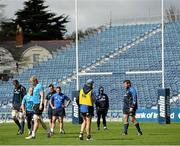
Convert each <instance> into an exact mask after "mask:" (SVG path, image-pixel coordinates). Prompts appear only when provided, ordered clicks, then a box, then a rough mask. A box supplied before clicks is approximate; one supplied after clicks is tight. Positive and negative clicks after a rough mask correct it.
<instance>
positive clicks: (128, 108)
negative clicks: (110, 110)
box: [123, 80, 142, 135]
mask: <svg viewBox="0 0 180 146" xmlns="http://www.w3.org/2000/svg"><path fill="white" fill-rule="evenodd" d="M123 86H124V88H125V89H126V93H125V95H124V105H123V115H124V132H123V135H127V134H128V127H129V117H131V122H132V123H133V124H134V126H135V127H136V130H137V134H138V135H142V131H141V129H140V126H139V123H138V121H137V120H136V117H135V115H136V110H137V108H138V104H137V91H136V89H135V88H134V87H132V86H131V81H130V80H124V81H123Z"/></svg>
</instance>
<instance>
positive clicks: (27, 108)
mask: <svg viewBox="0 0 180 146" xmlns="http://www.w3.org/2000/svg"><path fill="white" fill-rule="evenodd" d="M32 95H33V88H32V87H30V88H29V91H28V93H27V94H26V95H25V96H24V97H23V100H22V105H21V108H22V111H23V113H24V115H26V121H27V127H28V130H29V131H28V135H31V134H32V128H33V114H34V112H33V96H32Z"/></svg>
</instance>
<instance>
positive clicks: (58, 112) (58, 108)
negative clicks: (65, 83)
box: [50, 87, 71, 134]
mask: <svg viewBox="0 0 180 146" xmlns="http://www.w3.org/2000/svg"><path fill="white" fill-rule="evenodd" d="M65 100H66V101H67V102H66V104H65ZM70 102H71V100H70V99H69V98H68V97H67V96H66V95H64V94H63V93H61V87H56V93H55V94H53V95H52V97H51V99H50V105H51V108H52V109H53V118H52V128H51V132H54V127H55V122H56V119H58V120H59V130H60V131H59V132H60V133H61V134H65V131H64V127H63V118H64V116H65V111H64V108H65V107H67V106H68V105H69V104H70Z"/></svg>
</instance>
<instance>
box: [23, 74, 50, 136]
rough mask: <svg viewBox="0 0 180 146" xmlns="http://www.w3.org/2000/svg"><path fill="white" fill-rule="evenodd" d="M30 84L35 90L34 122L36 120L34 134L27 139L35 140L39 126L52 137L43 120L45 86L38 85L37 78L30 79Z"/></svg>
mask: <svg viewBox="0 0 180 146" xmlns="http://www.w3.org/2000/svg"><path fill="white" fill-rule="evenodd" d="M30 82H31V83H32V85H33V87H34V90H33V98H32V99H33V111H34V115H33V120H34V126H33V131H32V134H31V135H30V136H28V137H26V139H34V138H35V137H36V132H37V130H38V127H39V124H41V125H42V127H43V128H44V130H46V132H47V136H48V137H50V136H51V133H50V130H49V129H48V128H47V126H46V124H45V123H44V121H43V119H42V113H43V110H44V90H43V86H42V85H41V84H40V83H38V79H37V78H36V76H32V77H31V78H30Z"/></svg>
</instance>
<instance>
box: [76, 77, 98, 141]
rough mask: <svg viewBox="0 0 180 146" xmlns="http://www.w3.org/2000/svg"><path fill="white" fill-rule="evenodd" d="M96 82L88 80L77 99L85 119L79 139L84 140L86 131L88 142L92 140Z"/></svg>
mask: <svg viewBox="0 0 180 146" xmlns="http://www.w3.org/2000/svg"><path fill="white" fill-rule="evenodd" d="M93 84H94V81H93V80H92V79H88V80H87V81H86V84H85V85H84V87H83V88H82V89H81V90H80V93H79V98H77V104H78V105H79V108H80V113H81V115H82V117H83V123H82V124H81V131H80V135H79V139H80V140H83V133H84V131H85V130H86V134H87V140H90V139H91V120H92V117H93V116H94V102H95V100H96V97H95V94H94V92H93Z"/></svg>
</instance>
